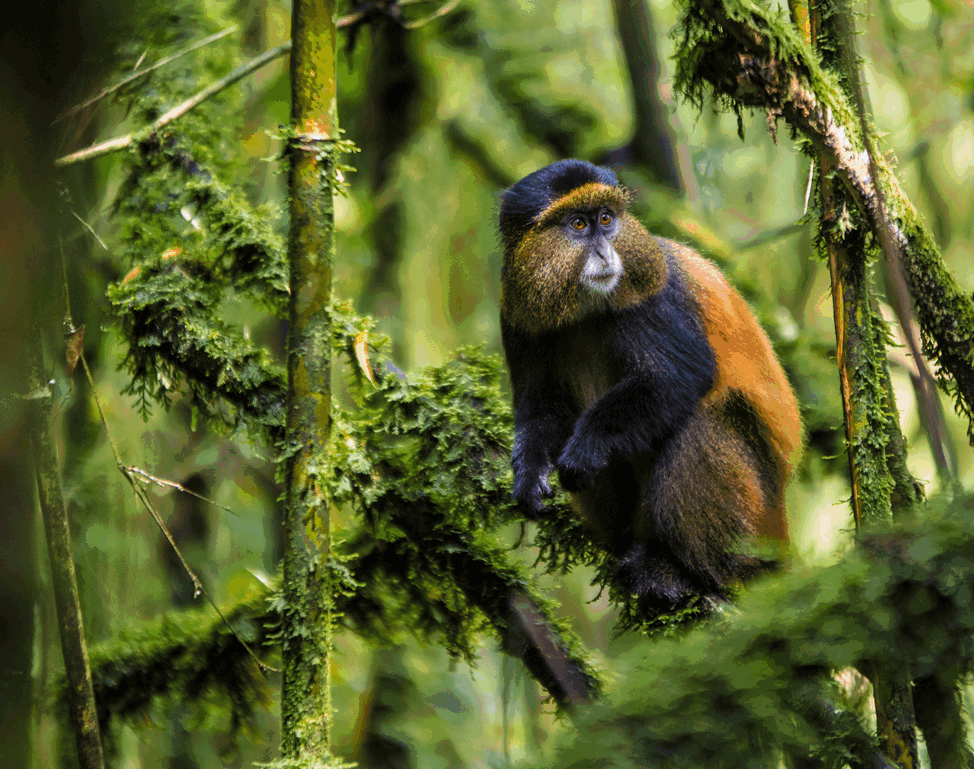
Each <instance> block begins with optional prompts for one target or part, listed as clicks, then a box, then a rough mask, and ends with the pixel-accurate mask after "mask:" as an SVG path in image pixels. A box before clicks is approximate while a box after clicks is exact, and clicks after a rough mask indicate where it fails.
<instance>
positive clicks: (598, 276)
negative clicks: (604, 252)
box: [582, 270, 619, 294]
mask: <svg viewBox="0 0 974 769" xmlns="http://www.w3.org/2000/svg"><path fill="white" fill-rule="evenodd" d="M618 282H619V273H618V272H613V271H612V270H606V271H605V272H596V273H591V274H588V275H585V276H584V279H583V280H582V283H583V285H585V287H586V288H588V289H589V290H590V291H593V292H594V293H596V294H608V293H610V292H611V291H612V289H614V288H615V287H616V284H617V283H618Z"/></svg>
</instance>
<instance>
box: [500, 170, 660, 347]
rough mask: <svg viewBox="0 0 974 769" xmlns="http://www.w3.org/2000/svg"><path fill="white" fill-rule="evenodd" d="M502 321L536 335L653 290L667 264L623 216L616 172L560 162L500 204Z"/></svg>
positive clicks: (625, 206)
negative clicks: (502, 260) (502, 263)
mask: <svg viewBox="0 0 974 769" xmlns="http://www.w3.org/2000/svg"><path fill="white" fill-rule="evenodd" d="M500 231H501V241H502V243H503V245H504V267H503V270H502V271H501V318H502V320H503V321H504V322H506V323H508V324H510V325H511V326H514V327H516V328H518V329H519V330H521V331H525V332H529V333H540V332H543V331H547V330H551V329H555V328H558V327H560V326H564V325H567V324H570V323H574V322H577V321H579V320H582V319H583V318H585V317H587V316H590V315H593V314H598V313H602V312H611V311H618V310H622V309H625V308H627V307H631V306H633V305H635V304H638V303H639V302H640V301H642V300H643V299H645V298H646V297H647V296H648V295H650V294H653V293H655V292H657V291H658V290H659V289H660V288H662V286H663V284H664V283H665V281H666V261H665V258H664V256H663V253H662V251H661V250H660V247H659V245H658V243H657V242H656V240H655V239H654V238H653V237H652V236H651V235H650V234H649V233H648V232H646V230H645V229H644V228H643V226H642V225H641V224H639V222H637V221H636V220H635V219H634V218H633V217H632V215H631V214H630V213H629V194H628V192H627V191H626V190H625V189H624V188H623V187H622V186H620V184H619V182H618V181H617V180H616V177H615V174H613V173H612V172H611V171H609V170H608V169H606V168H599V167H598V166H593V165H592V164H591V163H586V162H585V161H583V160H562V161H560V162H558V163H553V164H552V165H550V166H547V167H546V168H542V169H541V170H540V171H535V172H534V173H533V174H530V175H529V176H526V177H524V178H523V179H522V180H521V181H519V182H518V183H517V184H515V185H514V186H513V187H511V188H510V189H509V190H507V191H506V192H505V193H504V195H503V197H502V198H501V206H500Z"/></svg>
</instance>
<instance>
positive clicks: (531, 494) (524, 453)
mask: <svg viewBox="0 0 974 769" xmlns="http://www.w3.org/2000/svg"><path fill="white" fill-rule="evenodd" d="M526 444H527V441H525V440H522V439H521V436H518V439H517V440H516V441H515V442H514V455H513V457H512V458H511V466H512V467H513V468H514V499H516V500H517V503H518V506H519V507H520V508H521V512H522V513H524V516H525V517H526V518H529V519H530V520H532V521H536V520H537V519H538V518H540V517H541V516H542V515H543V514H544V511H545V507H546V506H545V504H544V502H543V501H542V500H544V499H550V498H551V497H553V496H554V493H555V492H554V491H552V490H551V484H550V483H549V482H548V474H549V473H550V472H551V471H552V470H554V469H555V468H554V466H553V465H552V464H551V461H550V460H549V459H548V457H547V453H546V452H540V451H531V450H530V448H529V447H528V446H527V445H526Z"/></svg>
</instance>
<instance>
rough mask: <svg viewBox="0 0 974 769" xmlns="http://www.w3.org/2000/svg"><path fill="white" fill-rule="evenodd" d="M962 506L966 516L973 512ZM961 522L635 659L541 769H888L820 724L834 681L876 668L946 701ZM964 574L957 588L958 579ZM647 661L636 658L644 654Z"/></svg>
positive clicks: (915, 535) (854, 557) (961, 566)
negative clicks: (930, 685)
mask: <svg viewBox="0 0 974 769" xmlns="http://www.w3.org/2000/svg"><path fill="white" fill-rule="evenodd" d="M965 504H968V505H969V504H970V502H969V501H968V502H967V503H965ZM968 517H969V513H968V511H965V510H964V509H963V507H962V506H960V505H958V508H957V510H956V511H955V515H952V516H949V517H945V518H943V519H940V520H936V521H932V520H926V521H923V522H922V523H920V524H919V525H916V526H915V527H914V528H912V529H902V530H899V531H888V530H887V531H883V532H881V533H872V534H867V535H866V536H865V537H864V538H863V539H862V545H863V546H862V547H861V548H859V549H854V550H850V551H849V552H848V553H847V554H846V555H845V556H844V557H843V558H842V560H841V561H840V562H839V563H837V564H835V565H834V566H830V567H828V568H824V569H818V570H816V571H814V572H808V571H804V572H802V571H800V570H796V571H795V572H793V573H792V574H789V575H787V576H786V577H785V578H784V579H776V580H773V581H771V580H769V581H768V582H765V583H760V584H756V585H755V586H754V588H753V589H752V590H751V591H750V592H749V593H748V594H747V595H746V596H745V597H744V598H743V599H742V600H741V601H740V603H739V609H738V611H739V613H737V614H734V615H732V616H730V617H728V618H727V619H726V621H725V622H724V623H716V624H714V625H712V626H710V627H709V628H708V627H702V628H700V629H699V630H697V631H694V632H693V633H691V634H690V635H687V636H681V637H679V638H678V639H673V640H670V639H661V640H659V641H657V642H656V643H654V645H653V649H652V653H650V654H645V653H639V655H638V656H634V657H633V659H632V662H631V664H630V667H629V669H628V670H625V671H624V673H623V675H622V676H621V679H622V680H623V681H624V683H623V685H622V687H621V689H622V690H621V691H620V692H618V693H617V694H616V696H615V697H614V698H613V699H612V700H611V701H610V702H607V703H606V704H605V705H601V706H598V707H596V708H593V709H592V711H591V716H590V719H589V720H587V721H583V722H582V723H581V724H580V725H579V728H578V730H577V732H576V733H575V736H574V737H572V738H570V739H569V740H568V741H567V743H566V744H564V745H562V747H561V750H560V751H559V755H558V758H557V759H556V760H554V761H547V762H546V763H545V766H546V767H554V769H565V768H567V767H576V768H578V769H581V767H590V766H602V765H604V764H605V758H606V756H611V757H612V765H613V767H617V769H630V768H633V769H634V768H635V767H645V766H662V767H666V766H680V767H690V766H700V767H704V766H708V767H709V766H728V767H734V766H741V767H743V766H768V765H775V764H777V763H778V762H779V761H780V760H781V759H782V757H784V758H785V763H786V764H789V765H801V764H802V763H804V762H806V761H808V759H809V758H810V757H814V758H815V759H816V760H817V761H821V764H816V765H822V766H846V765H848V766H854V767H867V766H889V765H891V764H890V761H889V759H888V758H887V757H884V756H882V755H878V754H877V753H876V749H875V743H874V742H873V741H872V740H871V739H869V738H868V736H867V735H866V734H865V732H864V729H863V727H862V725H861V724H858V722H857V720H856V719H855V718H852V719H851V720H850V719H847V718H844V717H843V718H829V719H827V720H825V721H822V720H821V719H820V718H819V716H818V715H817V714H816V713H814V712H811V711H810V709H809V705H813V706H814V705H816V704H817V705H818V706H819V707H818V709H819V710H821V706H822V705H823V704H824V705H825V706H826V707H828V705H827V703H829V702H837V701H838V700H837V697H839V696H840V695H839V693H838V692H837V691H836V690H835V689H834V688H833V685H832V683H831V676H830V673H831V671H833V670H841V669H845V668H849V667H856V668H862V667H868V666H869V665H870V664H871V663H872V662H873V661H876V660H883V661H884V662H885V663H886V664H887V665H888V666H889V667H890V668H892V669H910V670H912V671H915V672H916V673H917V674H918V675H919V676H921V677H923V678H924V679H925V680H935V681H937V682H938V684H939V690H940V691H945V692H949V691H951V689H952V687H953V686H954V685H955V684H956V683H957V682H958V681H959V680H960V679H961V678H962V677H963V676H964V675H966V674H967V673H968V671H969V670H970V669H971V663H972V659H974V645H972V642H971V638H972V633H974V604H972V596H974V576H972V574H974V571H972V570H971V567H972V566H974V529H972V527H971V525H970V523H969V522H968V521H967V520H966V518H968ZM960 575H964V576H963V577H960ZM641 651H642V650H641Z"/></svg>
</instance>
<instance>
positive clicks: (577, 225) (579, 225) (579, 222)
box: [568, 216, 588, 232]
mask: <svg viewBox="0 0 974 769" xmlns="http://www.w3.org/2000/svg"><path fill="white" fill-rule="evenodd" d="M568 225H569V226H570V227H571V228H572V229H573V230H575V231H576V232H581V231H582V230H584V229H585V228H586V227H587V226H588V222H586V221H585V218H584V217H582V216H576V217H575V218H574V219H572V220H571V221H570V222H569V223H568Z"/></svg>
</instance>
